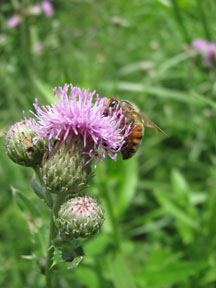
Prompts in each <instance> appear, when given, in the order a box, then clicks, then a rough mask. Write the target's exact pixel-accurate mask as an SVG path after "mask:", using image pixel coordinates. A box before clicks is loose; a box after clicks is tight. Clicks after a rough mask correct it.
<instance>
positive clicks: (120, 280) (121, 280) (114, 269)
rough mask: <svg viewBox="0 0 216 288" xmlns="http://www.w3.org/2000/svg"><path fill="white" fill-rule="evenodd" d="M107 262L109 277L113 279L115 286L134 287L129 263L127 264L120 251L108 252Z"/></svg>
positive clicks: (119, 287)
mask: <svg viewBox="0 0 216 288" xmlns="http://www.w3.org/2000/svg"><path fill="white" fill-rule="evenodd" d="M107 262H108V263H107V269H108V270H109V272H110V278H111V279H112V280H113V283H114V286H115V287H116V288H135V287H136V286H135V283H134V280H133V276H132V272H131V270H130V269H129V265H127V262H126V259H125V258H124V257H123V255H122V254H121V253H120V252H116V254H114V255H111V254H110V255H109V256H108V260H107Z"/></svg>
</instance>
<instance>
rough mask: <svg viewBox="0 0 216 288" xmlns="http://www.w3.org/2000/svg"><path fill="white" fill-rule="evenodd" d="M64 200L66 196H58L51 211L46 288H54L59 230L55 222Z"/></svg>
mask: <svg viewBox="0 0 216 288" xmlns="http://www.w3.org/2000/svg"><path fill="white" fill-rule="evenodd" d="M63 199H64V196H61V195H57V196H56V199H55V203H54V205H53V207H52V209H51V211H50V234H49V244H48V251H47V262H46V286H47V288H52V281H53V276H52V273H53V267H52V264H53V256H54V252H55V248H54V246H53V242H54V239H55V238H56V236H57V233H58V230H57V227H56V225H55V222H54V218H55V216H57V214H58V210H59V208H60V205H61V203H62V201H63Z"/></svg>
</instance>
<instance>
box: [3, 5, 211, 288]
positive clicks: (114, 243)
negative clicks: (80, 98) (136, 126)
mask: <svg viewBox="0 0 216 288" xmlns="http://www.w3.org/2000/svg"><path fill="white" fill-rule="evenodd" d="M38 2H40V1H37V3H38ZM53 3H54V10H55V14H54V16H53V17H51V18H45V17H44V16H37V17H36V16H29V17H24V19H23V21H22V23H21V24H20V26H18V27H16V28H15V29H9V28H8V27H7V24H6V19H7V18H9V17H11V16H12V15H13V14H14V13H15V9H17V6H19V4H22V5H31V1H27V2H26V1H6V0H2V1H1V3H0V27H1V28H0V93H1V98H0V109H1V113H0V131H1V140H0V147H1V149H0V157H1V164H0V185H1V202H0V209H1V214H0V223H1V225H0V240H1V242H0V252H1V258H0V263H1V265H0V266H1V268H0V274H1V277H0V286H1V287H18V288H19V287H44V277H43V275H41V273H40V272H41V271H40V267H39V266H38V265H37V263H36V262H35V261H33V260H32V261H31V260H26V259H23V258H22V257H21V255H31V253H32V251H35V255H33V256H41V255H43V253H42V251H41V250H40V245H39V243H38V242H37V241H39V240H37V237H33V236H37V235H38V234H37V233H39V232H40V231H41V229H42V232H44V231H46V227H47V226H46V225H47V223H46V221H45V223H43V220H42V219H47V218H46V217H47V211H46V207H45V205H44V204H43V203H40V200H39V199H37V198H36V196H35V195H33V193H32V191H30V190H31V188H30V184H29V183H30V179H31V171H30V170H27V169H25V168H22V167H19V166H17V165H15V164H13V163H12V162H11V161H10V160H9V159H8V158H7V156H6V155H5V153H4V139H3V138H4V134H3V133H4V131H6V129H7V128H8V127H9V125H11V124H12V123H14V122H15V121H19V120H20V119H21V118H22V117H23V116H22V110H25V111H26V112H28V110H30V109H32V102H33V101H34V98H35V97H37V98H38V99H39V103H41V104H42V103H43V104H45V103H49V102H51V101H52V88H53V87H54V86H59V85H63V84H64V83H65V82H68V83H69V82H72V83H73V85H77V86H81V87H85V88H90V89H92V90H93V89H96V90H97V92H98V93H99V94H100V95H101V96H108V97H109V96H111V95H117V96H119V97H120V98H121V99H127V100H131V101H133V102H134V103H136V104H137V105H138V106H139V107H140V109H141V111H142V112H143V113H144V114H145V115H146V116H148V117H149V118H150V119H152V120H153V121H154V122H156V123H157V124H158V125H159V126H160V127H161V128H162V129H163V130H164V131H166V133H167V134H168V135H169V137H168V138H165V137H164V136H163V135H160V134H154V133H153V132H152V131H150V130H146V132H145V136H144V139H143V143H142V146H141V147H140V149H139V151H138V152H137V154H136V155H135V156H134V157H133V158H132V159H131V160H128V161H123V160H121V159H118V161H117V162H115V163H114V162H112V161H111V160H109V159H107V161H105V163H103V164H100V165H99V166H98V167H97V169H96V176H95V178H94V179H93V181H92V183H91V185H90V186H89V188H88V192H89V193H91V194H92V195H94V196H96V197H97V198H98V200H100V199H102V200H103V206H104V210H105V213H106V214H105V215H106V221H105V223H104V226H103V229H102V231H101V233H100V234H98V235H96V236H94V237H92V238H91V239H89V240H87V241H85V243H84V250H85V253H86V257H85V259H84V261H83V262H82V263H81V265H80V266H79V267H78V268H77V269H76V270H74V271H68V270H65V269H64V268H65V266H64V265H63V266H62V267H61V266H60V269H61V271H60V272H59V273H61V276H60V275H58V276H59V277H58V278H59V279H58V282H57V283H56V287H90V288H91V287H94V288H95V287H105V288H106V287H108V288H109V287H110V288H111V287H117V288H121V287H124V288H132V287H140V288H142V287H148V288H156V287H158V288H161V287H181V288H182V287H183V288H184V287H191V288H192V287H209V288H211V287H215V283H216V260H215V259H216V253H215V252H216V250H215V249H216V225H215V217H216V212H215V211H216V209H215V207H216V192H215V187H216V169H215V165H216V156H215V151H216V150H215V148H216V146H215V143H216V137H215V130H216V124H215V114H216V113H215V105H216V81H215V79H216V77H215V72H216V69H215V66H213V67H212V68H211V69H207V68H205V67H203V63H202V59H200V58H198V57H197V55H196V53H194V52H193V51H191V50H190V49H189V50H188V44H190V42H191V41H192V40H193V39H195V38H208V39H211V40H212V41H216V39H215V38H214V35H215V32H216V24H215V16H216V3H215V2H214V1H211V0H205V1H203V0H202V1H195V0H181V1H180V0H170V1H169V0H155V1H151V0H145V1H144V0H136V1H125V0H118V1H114V0H111V1H93V0H88V1H84V0H83V1H82V0H80V1H79V0H73V1H66V0H64V1H63V0H62V1H54V2H53ZM38 41H42V42H43V45H44V48H43V50H42V51H41V52H39V51H36V50H35V47H36V46H35V45H36V44H37V42H38ZM27 114H28V113H27ZM10 187H15V189H18V191H20V193H22V195H24V196H22V197H27V199H28V201H33V203H34V205H36V207H37V210H38V211H39V212H38V216H36V215H35V214H34V215H32V214H31V211H30V213H29V211H28V209H23V210H22V211H20V210H19V208H18V206H17V204H16V202H15V200H16V197H15V198H14V197H13V195H12V191H11V188H10ZM31 222H32V223H37V225H39V226H37V225H36V226H37V227H39V228H38V231H39V232H38V231H36V232H35V231H32V230H31V229H30V230H29V228H31V225H30V224H31ZM40 225H41V226H40ZM45 235H46V234H45ZM32 258H33V259H34V257H32ZM41 260H42V259H41Z"/></svg>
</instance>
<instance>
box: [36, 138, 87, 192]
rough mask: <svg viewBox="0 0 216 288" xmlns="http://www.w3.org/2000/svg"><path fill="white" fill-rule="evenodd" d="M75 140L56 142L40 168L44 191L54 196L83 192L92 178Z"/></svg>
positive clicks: (84, 156)
mask: <svg viewBox="0 0 216 288" xmlns="http://www.w3.org/2000/svg"><path fill="white" fill-rule="evenodd" d="M76 140H77V139H73V140H72V141H71V140H70V139H69V138H68V139H67V140H66V141H65V142H60V141H59V142H56V143H55V145H54V147H53V148H52V150H51V151H50V154H49V155H48V159H45V161H44V163H43V166H42V168H41V169H42V170H41V171H42V177H43V182H44V185H45V187H46V189H47V190H48V191H49V192H52V193H56V194H72V193H78V192H79V191H81V190H83V189H84V188H85V187H86V185H87V183H88V181H89V179H90V178H91V177H92V173H91V165H90V164H86V162H87V160H88V158H87V156H86V155H85V154H83V149H82V145H80V144H79V141H78V142H76Z"/></svg>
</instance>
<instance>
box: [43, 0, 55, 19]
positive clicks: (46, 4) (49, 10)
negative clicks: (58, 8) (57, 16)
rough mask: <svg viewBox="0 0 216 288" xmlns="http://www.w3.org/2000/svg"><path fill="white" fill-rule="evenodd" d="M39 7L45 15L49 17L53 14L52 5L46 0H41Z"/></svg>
mask: <svg viewBox="0 0 216 288" xmlns="http://www.w3.org/2000/svg"><path fill="white" fill-rule="evenodd" d="M41 8H42V10H43V12H44V15H45V16H47V17H51V16H52V15H53V13H54V11H53V5H52V3H51V2H50V1H48V0H44V1H42V3H41Z"/></svg>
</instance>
